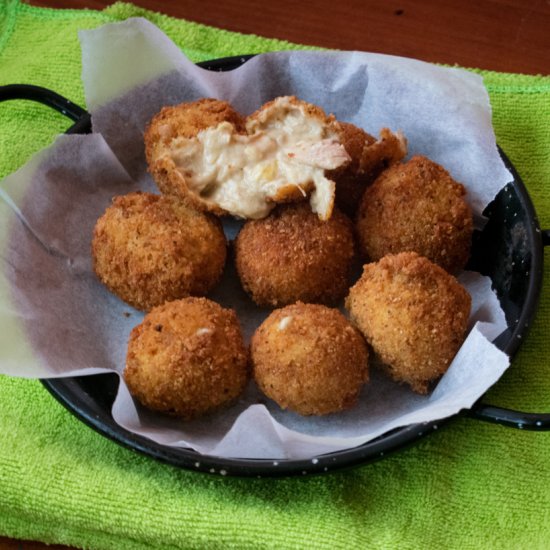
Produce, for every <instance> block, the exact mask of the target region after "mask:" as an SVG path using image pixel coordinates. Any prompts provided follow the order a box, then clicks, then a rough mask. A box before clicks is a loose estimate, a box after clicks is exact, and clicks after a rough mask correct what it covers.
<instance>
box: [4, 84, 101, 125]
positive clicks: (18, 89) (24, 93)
mask: <svg viewBox="0 0 550 550" xmlns="http://www.w3.org/2000/svg"><path fill="white" fill-rule="evenodd" d="M9 99H28V100H31V101H37V102H39V103H43V104H44V105H47V106H48V107H51V108H52V109H55V110H56V111H58V112H59V113H61V114H62V115H65V116H66V117H68V118H70V119H71V120H73V121H74V122H75V124H73V125H72V126H71V127H70V128H69V129H68V130H67V132H66V133H67V134H82V133H89V132H90V131H91V115H90V113H88V112H87V111H85V110H84V109H83V108H82V107H79V106H78V105H76V104H75V103H73V102H72V101H69V100H68V99H66V98H64V97H63V96H61V95H59V94H57V93H55V92H53V91H52V90H48V89H47V88H42V87H41V86H33V85H31V84H8V85H7V86H0V101H7V100H9Z"/></svg>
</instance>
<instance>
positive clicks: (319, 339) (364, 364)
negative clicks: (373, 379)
mask: <svg viewBox="0 0 550 550" xmlns="http://www.w3.org/2000/svg"><path fill="white" fill-rule="evenodd" d="M251 360H252V368H253V375H254V379H255V380H256V382H257V384H258V386H259V387H260V389H261V390H262V391H263V392H264V393H265V394H266V395H267V396H268V397H269V398H271V399H273V401H275V402H276V403H277V404H278V405H279V406H280V407H282V408H283V409H289V410H291V411H294V412H296V413H298V414H301V415H324V414H329V413H335V412H339V411H343V410H346V409H349V408H351V407H353V406H354V405H355V404H356V403H357V399H358V397H359V393H360V391H361V388H362V387H363V385H364V384H365V382H367V380H368V350H367V346H366V343H365V341H364V339H363V337H362V336H361V334H360V333H359V331H358V330H357V329H356V328H355V327H354V326H353V325H351V323H350V322H349V321H348V320H347V319H346V318H345V317H344V316H343V315H342V314H341V313H340V312H339V311H338V310H336V309H332V308H328V307H326V306H322V305H318V304H303V303H297V304H293V305H291V306H287V307H285V308H283V309H278V310H275V311H273V312H272V313H271V315H270V316H269V317H268V318H267V319H266V320H265V321H264V322H263V323H262V325H261V326H260V327H259V328H258V329H257V330H256V332H255V333H254V336H253V337H252V342H251Z"/></svg>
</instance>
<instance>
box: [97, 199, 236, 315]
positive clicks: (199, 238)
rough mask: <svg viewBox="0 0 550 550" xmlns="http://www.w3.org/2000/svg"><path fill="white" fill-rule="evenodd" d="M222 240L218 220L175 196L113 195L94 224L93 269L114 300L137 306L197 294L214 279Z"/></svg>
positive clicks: (224, 248) (221, 255) (223, 248)
mask: <svg viewBox="0 0 550 550" xmlns="http://www.w3.org/2000/svg"><path fill="white" fill-rule="evenodd" d="M226 255H227V242H226V239H225V235H224V233H223V229H222V227H221V223H220V222H219V220H218V219H217V218H215V217H213V216H211V215H209V214H204V213H202V212H198V211H197V210H195V209H194V208H192V207H191V206H189V205H187V204H186V203H184V202H183V201H182V200H181V199H179V198H177V197H170V196H159V195H153V194H151V193H141V192H136V193H129V194H128V195H123V196H118V197H115V198H114V199H113V201H112V204H111V206H109V208H107V210H106V211H105V213H104V214H103V216H102V217H101V218H99V220H98V221H97V223H96V226H95V229H94V235H93V241H92V258H93V266H94V270H95V272H96V274H97V276H98V277H99V279H100V280H101V281H102V282H103V283H104V284H105V285H106V286H107V288H109V290H111V292H113V293H114V294H116V295H117V296H118V297H119V298H121V299H122V300H124V301H125V302H127V303H128V304H130V305H132V306H133V307H135V308H137V309H141V310H146V311H147V310H149V309H151V308H152V307H154V306H157V305H160V304H163V303H164V302H166V301H169V300H175V299H178V298H184V297H186V296H190V295H194V296H197V295H199V296H201V295H204V294H206V293H207V292H208V291H209V290H211V289H212V288H213V287H214V285H215V284H216V283H217V282H218V281H219V279H220V277H221V275H222V271H223V268H224V265H225V260H226Z"/></svg>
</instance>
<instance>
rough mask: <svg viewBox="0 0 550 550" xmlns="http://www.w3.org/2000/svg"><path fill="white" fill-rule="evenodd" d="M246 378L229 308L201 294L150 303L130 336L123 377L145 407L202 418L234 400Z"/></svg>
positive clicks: (245, 357)
mask: <svg viewBox="0 0 550 550" xmlns="http://www.w3.org/2000/svg"><path fill="white" fill-rule="evenodd" d="M248 376H249V369H248V354H247V350H246V347H245V345H244V342H243V338H242V335H241V330H240V327H239V323H238V321H237V316H236V315H235V312H234V311H233V310H231V309H224V308H222V307H221V306H220V305H219V304H217V303H216V302H213V301H211V300H208V299H206V298H184V299H182V300H175V301H173V302H167V303H165V304H163V305H162V306H159V307H156V308H154V309H153V310H151V311H150V312H149V313H148V314H147V315H146V316H145V318H144V319H143V322H142V323H141V324H139V325H137V326H136V327H135V328H134V329H133V330H132V332H131V334H130V339H129V342H128V353H127V357H126V368H125V370H124V380H125V381H126V384H127V385H128V389H129V390H130V393H131V394H132V395H133V396H134V397H135V398H136V399H137V400H138V401H139V402H140V403H141V404H142V405H144V406H145V407H147V408H149V409H151V410H154V411H159V412H162V413H166V414H169V415H172V416H178V417H182V418H184V419H192V418H196V417H199V416H202V415H204V414H207V413H209V412H212V411H215V410H217V409H219V408H221V407H224V406H227V405H229V404H230V403H232V402H233V401H235V399H236V398H237V397H238V396H239V395H240V394H241V392H242V391H243V390H244V388H245V386H246V383H247V380H248Z"/></svg>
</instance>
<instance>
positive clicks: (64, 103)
mask: <svg viewBox="0 0 550 550" xmlns="http://www.w3.org/2000/svg"><path fill="white" fill-rule="evenodd" d="M249 57H250V56H244V57H235V58H226V59H221V60H215V61H210V62H206V63H202V64H200V65H201V66H202V67H203V68H206V69H209V70H217V71H225V70H231V69H234V68H236V67H238V66H239V65H241V64H242V63H244V62H246V61H247V59H248V58H249ZM7 99H30V100H33V101H39V102H41V103H44V104H46V105H49V106H50V107H52V108H54V109H56V110H57V111H59V112H61V113H63V114H65V115H66V116H68V117H69V118H71V119H72V120H73V121H74V122H75V123H74V124H73V126H71V128H69V130H68V131H67V133H69V134H75V133H88V132H90V131H91V119H90V115H89V114H88V113H87V112H86V111H84V110H83V109H82V108H80V107H78V106H77V105H74V104H73V103H71V102H70V101H68V100H67V99H65V98H63V97H61V96H59V95H58V94H56V93H54V92H52V91H49V90H45V89H43V88H39V87H35V86H27V85H11V86H4V87H0V101H2V100H7ZM501 155H502V158H503V160H504V162H505V164H506V166H507V167H508V168H509V169H510V171H511V173H512V174H513V177H514V181H513V182H512V183H511V184H509V185H507V186H506V187H505V188H504V189H502V190H501V191H500V193H499V194H498V195H497V196H496V197H495V199H494V200H493V202H492V203H491V204H490V205H489V206H488V207H487V209H486V211H485V214H486V215H487V217H488V219H489V222H488V223H487V225H486V226H485V228H484V229H483V231H482V232H479V233H476V234H475V235H474V242H473V250H472V258H471V261H470V265H469V266H468V268H469V269H472V270H475V271H479V272H480V273H482V274H484V275H487V276H489V277H490V278H491V279H492V282H493V287H494V289H495V290H496V293H497V295H498V297H499V299H500V301H501V304H502V308H503V310H504V312H505V315H506V320H507V324H508V329H507V330H506V331H504V332H503V333H502V334H501V335H500V336H499V337H498V338H497V339H496V340H495V344H496V345H497V346H498V347H499V348H500V349H501V350H502V351H504V352H505V353H507V354H508V355H510V356H513V355H514V353H515V352H516V351H517V349H518V347H519V346H520V344H521V342H522V340H523V338H524V337H525V335H526V333H527V329H528V327H529V326H530V325H531V323H532V321H533V317H534V315H535V310H536V306H537V303H538V298H539V293H540V290H541V284H542V267H543V248H544V246H547V245H548V244H550V231H548V230H546V231H541V229H540V227H539V224H538V221H537V217H536V214H535V210H534V208H533V205H532V203H531V200H530V198H529V195H528V193H527V190H526V189H525V186H524V185H523V183H522V181H521V179H520V177H519V175H518V174H517V172H516V171H515V169H514V167H513V166H512V164H511V163H510V161H509V160H508V158H507V157H506V156H505V154H504V153H503V152H502V151H501ZM42 383H43V384H44V386H45V387H46V388H47V389H48V390H49V391H50V392H51V393H52V394H53V395H54V397H55V398H56V399H58V400H59V402H61V404H63V405H64V406H65V407H66V408H67V409H68V410H69V411H71V412H72V413H73V414H74V415H76V416H77V417H78V418H79V419H80V420H82V421H83V422H84V423H85V424H87V425H89V426H91V427H92V428H94V429H95V430H97V431H98V432H100V433H101V434H103V435H104V436H106V437H108V438H110V439H112V440H114V441H116V442H117V443H119V444H121V445H123V446H126V447H129V448H131V449H133V450H135V451H139V452H141V453H144V454H146V455H148V456H151V457H153V458H155V459H157V460H160V461H162V462H166V463H169V464H172V465H175V466H179V467H182V468H188V469H191V470H196V471H200V472H208V473H213V474H219V475H228V476H254V477H278V476H289V475H305V474H313V473H323V472H330V471H334V470H337V469H342V468H346V467H351V466H355V465H359V464H365V463H368V462H373V461H375V460H379V459H380V458H382V457H384V456H386V455H388V454H389V453H392V452H394V451H397V450H399V449H402V448H404V447H406V446H408V445H410V444H412V443H414V442H415V441H417V440H419V439H420V438H421V437H424V436H426V435H427V434H429V433H430V432H432V431H433V430H435V429H437V428H438V426H440V425H441V424H442V423H443V422H447V420H448V419H446V420H445V421H438V422H431V423H423V424H413V425H410V426H406V427H403V428H397V429H395V430H393V431H391V432H389V433H386V434H384V435H382V436H380V437H378V438H377V439H375V440H373V441H370V442H368V443H365V444H363V445H360V446H358V447H354V448H351V449H346V450H343V451H338V452H334V453H330V454H325V455H320V456H317V457H314V458H311V459H308V460H267V459H228V458H221V457H217V456H208V455H201V454H199V453H197V452H195V451H193V450H191V449H183V448H173V447H167V446H164V445H160V444H158V443H155V442H154V441H151V440H149V439H147V438H145V437H141V436H139V435H136V434H133V433H131V432H129V431H127V430H125V429H123V428H122V427H120V426H119V425H118V424H116V423H115V422H114V420H113V418H112V416H111V407H112V404H113V401H114V398H115V396H116V393H117V387H118V376H117V375H116V374H100V375H94V376H82V377H75V378H60V379H51V380H43V381H42ZM461 414H463V415H468V416H470V417H473V418H477V419H480V420H485V421H489V422H496V423H498V424H502V425H507V426H512V427H516V428H523V429H531V430H545V429H546V430H547V429H550V414H534V413H523V412H519V411H513V410H509V409H503V408H500V407H494V406H491V405H488V404H485V403H483V402H482V401H481V400H480V401H479V402H478V403H476V404H475V405H474V406H473V407H472V408H471V409H470V410H468V411H464V412H463V413H461Z"/></svg>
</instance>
